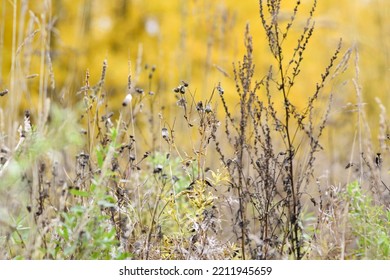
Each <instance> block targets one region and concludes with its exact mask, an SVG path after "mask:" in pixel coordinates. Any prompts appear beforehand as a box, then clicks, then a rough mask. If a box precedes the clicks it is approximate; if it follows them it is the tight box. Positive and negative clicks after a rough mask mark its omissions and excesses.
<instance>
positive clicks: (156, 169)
mask: <svg viewBox="0 0 390 280" xmlns="http://www.w3.org/2000/svg"><path fill="white" fill-rule="evenodd" d="M162 169H163V166H162V165H161V164H157V165H156V167H155V168H154V169H153V174H157V173H160V172H161V171H162Z"/></svg>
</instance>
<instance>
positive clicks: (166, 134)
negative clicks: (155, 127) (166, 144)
mask: <svg viewBox="0 0 390 280" xmlns="http://www.w3.org/2000/svg"><path fill="white" fill-rule="evenodd" d="M161 135H162V137H163V138H164V139H167V138H168V137H169V133H168V129H167V128H166V127H163V128H162V129H161Z"/></svg>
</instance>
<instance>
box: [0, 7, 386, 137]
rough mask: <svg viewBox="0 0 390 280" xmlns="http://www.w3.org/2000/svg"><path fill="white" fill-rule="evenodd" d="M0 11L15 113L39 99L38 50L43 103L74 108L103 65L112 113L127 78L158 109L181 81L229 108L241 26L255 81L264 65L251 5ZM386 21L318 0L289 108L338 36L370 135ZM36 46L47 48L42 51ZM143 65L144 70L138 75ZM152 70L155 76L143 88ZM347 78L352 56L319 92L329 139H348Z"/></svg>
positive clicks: (3, 75)
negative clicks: (219, 90)
mask: <svg viewBox="0 0 390 280" xmlns="http://www.w3.org/2000/svg"><path fill="white" fill-rule="evenodd" d="M284 2H286V3H287V4H286V3H283V6H282V13H281V18H282V21H283V17H285V18H284V20H286V21H287V20H288V19H289V17H290V16H291V8H292V7H293V5H294V3H295V1H284ZM301 2H302V5H301V8H300V11H299V13H298V17H297V20H296V23H295V25H294V29H293V31H294V32H295V33H294V34H295V35H296V36H298V35H299V32H300V31H301V30H302V28H303V27H304V26H305V23H306V20H307V16H308V11H309V9H310V7H311V5H312V3H313V1H311V0H303V1H301ZM288 3H291V4H288ZM0 8H1V12H0V15H1V16H0V18H1V20H0V21H1V22H0V23H1V30H0V44H1V46H0V50H1V53H0V65H1V67H0V88H2V89H4V88H10V87H11V89H12V90H13V91H14V92H11V93H10V94H9V96H8V97H6V98H3V99H2V100H0V102H1V105H2V106H6V107H7V106H8V107H9V106H11V107H12V108H18V109H19V110H20V111H21V112H23V110H25V109H26V108H29V107H31V104H34V103H36V102H38V101H37V98H38V97H37V96H38V94H37V91H38V90H39V85H40V84H42V83H41V82H42V81H41V80H40V77H42V76H43V75H42V73H40V71H42V69H43V68H42V69H41V63H42V57H44V55H43V52H42V49H46V50H48V52H50V53H49V54H50V56H47V55H46V58H47V59H46V62H45V63H46V64H47V63H48V61H47V60H49V62H50V67H49V68H50V69H51V70H50V72H51V73H50V77H49V79H50V80H51V81H52V83H51V84H50V83H49V84H50V91H51V97H52V98H53V99H54V100H57V101H59V102H61V103H62V104H65V105H72V104H75V103H76V102H78V101H80V100H79V99H80V97H79V96H77V94H76V93H77V92H78V90H79V89H80V87H81V86H83V84H84V81H85V72H86V70H87V69H88V70H89V72H90V76H91V78H90V79H91V83H92V84H93V83H96V82H98V81H99V79H100V75H101V74H100V73H101V68H102V62H103V61H104V60H105V59H106V60H107V63H108V71H107V75H106V81H105V85H104V90H105V92H106V94H107V97H108V103H109V106H110V107H112V108H119V107H120V106H121V103H122V100H123V98H124V96H125V94H126V88H127V77H128V75H129V74H131V75H132V82H133V84H134V86H137V87H140V88H144V89H145V91H146V92H148V91H153V92H154V93H156V94H157V95H158V98H157V99H156V100H157V101H156V102H158V103H159V107H166V108H168V110H170V109H169V108H170V106H171V105H174V104H175V103H176V100H175V98H174V95H173V94H172V89H173V88H174V87H176V86H177V85H178V84H180V83H181V81H182V80H185V81H187V82H188V83H190V85H191V88H192V91H193V92H195V93H196V95H197V96H198V97H199V96H201V97H203V98H207V97H208V96H210V94H211V92H212V90H213V88H214V87H215V86H216V85H217V84H218V83H221V84H222V85H223V86H224V88H225V92H226V97H227V99H228V101H229V102H231V103H232V104H233V106H234V104H236V103H237V96H236V94H235V91H234V89H235V87H234V79H233V66H232V63H234V62H237V61H239V60H240V59H241V58H242V56H243V54H244V31H245V25H246V24H247V23H249V24H250V28H251V34H252V36H253V41H254V47H255V51H254V60H255V64H256V76H257V77H258V79H259V80H260V79H261V78H262V77H264V76H265V75H266V73H267V71H268V67H269V65H270V63H272V61H271V60H270V58H271V56H270V55H269V50H268V45H267V41H266V40H265V36H264V31H263V30H262V28H261V22H260V19H259V11H258V10H259V4H258V1H256V0H250V1H249V0H246V1H233V0H215V1H207V0H191V1H187V0H169V1H157V0H148V1H141V0H113V1H106V0H99V1H92V0H78V1H74V0H52V1H48V0H43V1H37V0H30V1H27V0H2V1H1V5H0ZM389 18H390V1H388V0H354V1H351V0H327V1H318V3H317V10H316V12H315V15H314V19H315V21H316V27H315V32H314V35H313V38H312V40H311V42H310V44H309V47H308V49H307V53H306V56H305V59H304V63H303V68H302V73H301V75H300V80H299V81H298V84H297V85H296V90H295V92H294V94H295V96H296V97H295V99H296V103H297V104H298V105H299V104H300V103H301V102H302V104H304V103H305V102H306V101H307V98H308V94H310V93H312V92H313V90H314V88H315V84H316V82H318V81H319V80H320V74H321V73H322V72H323V71H324V68H325V67H326V65H327V64H328V62H329V59H330V57H331V55H332V54H333V52H334V50H335V49H336V47H337V44H338V41H339V39H340V38H342V40H343V46H342V51H341V54H343V53H345V52H347V50H348V49H349V48H357V50H358V54H359V64H358V67H359V71H360V72H359V75H360V76H359V83H360V85H361V86H362V89H363V91H362V92H363V98H364V101H365V103H366V105H365V108H366V109H367V112H368V113H369V114H368V115H369V123H370V124H371V126H372V129H373V135H375V133H376V131H375V130H376V127H377V124H378V114H377V113H376V112H378V105H377V103H376V102H375V101H374V98H375V97H379V98H380V99H381V100H382V102H383V104H384V105H385V106H388V105H389V102H390V101H389V98H387V96H388V94H389V92H390V79H389V74H390V54H389V52H390V20H389ZM14 31H17V32H14ZM13 36H15V38H13ZM295 42H296V41H295V40H294V38H293V36H292V37H291V39H290V40H287V41H286V42H285V44H286V47H287V49H288V48H289V47H291V51H292V50H293V48H294V47H295V46H294V44H295ZM42 44H46V45H47V46H45V48H42ZM289 44H290V45H291V46H289ZM13 49H17V51H16V58H15V65H17V64H18V63H21V64H22V65H19V66H20V69H22V70H21V71H22V73H20V76H19V78H20V77H22V78H23V79H24V78H25V77H28V80H27V82H25V81H23V83H26V84H25V86H24V87H14V88H12V86H11V84H12V83H11V80H12V79H13V80H15V79H16V82H20V83H22V81H19V80H18V76H15V77H11V76H10V74H9V73H13V72H12V71H11V70H12V67H13V66H12V59H13V58H12V50H13ZM23 57H29V59H28V60H26V59H24V60H23V59H22V58H23ZM340 57H341V56H340ZM15 65H14V67H15ZM145 65H149V68H148V69H145ZM152 66H155V67H156V71H155V73H154V74H153V75H154V76H153V81H152V83H149V79H148V78H147V77H148V75H149V73H150V69H151V68H150V67H152ZM18 69H19V68H18ZM45 69H46V68H45ZM45 71H46V70H45ZM355 72H356V67H355V65H354V62H353V59H351V60H350V63H349V66H348V69H347V71H345V72H344V73H343V74H342V75H341V76H340V77H339V78H338V82H335V83H334V84H332V85H330V86H329V88H327V89H326V91H325V94H329V93H333V94H334V96H335V99H334V103H333V105H332V106H333V109H332V113H331V118H330V125H331V126H334V127H337V129H336V130H335V132H334V134H340V133H346V134H348V133H353V131H354V129H355V127H354V126H353V125H349V124H348V122H346V121H345V119H343V120H342V121H340V122H338V120H339V119H341V117H345V116H346V115H347V118H348V114H349V113H350V110H349V109H350V107H351V106H352V107H353V104H356V103H357V100H356V93H355V90H354V85H353V83H352V78H353V77H355V75H356V73H355ZM46 74H47V73H46ZM54 81H55V83H54ZM15 91H22V92H15ZM14 97H15V98H14ZM18 97H19V98H18ZM168 110H167V111H168ZM166 114H167V115H169V111H168V113H166ZM351 118H352V116H351ZM351 123H353V121H352V120H351ZM338 141H341V139H338Z"/></svg>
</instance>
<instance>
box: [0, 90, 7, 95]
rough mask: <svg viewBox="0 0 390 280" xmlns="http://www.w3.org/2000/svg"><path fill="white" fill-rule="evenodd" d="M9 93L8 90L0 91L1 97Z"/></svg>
mask: <svg viewBox="0 0 390 280" xmlns="http://www.w3.org/2000/svg"><path fill="white" fill-rule="evenodd" d="M7 93H8V89H5V90H2V91H0V96H4V95H6V94H7Z"/></svg>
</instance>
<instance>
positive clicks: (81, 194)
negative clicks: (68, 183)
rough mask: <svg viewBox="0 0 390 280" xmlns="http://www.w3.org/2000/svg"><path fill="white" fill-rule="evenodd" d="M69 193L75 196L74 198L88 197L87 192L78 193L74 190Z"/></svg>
mask: <svg viewBox="0 0 390 280" xmlns="http://www.w3.org/2000/svg"><path fill="white" fill-rule="evenodd" d="M69 192H70V193H71V194H73V195H75V196H82V197H88V196H90V194H89V192H86V191H80V190H76V189H71V190H70V191H69Z"/></svg>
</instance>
